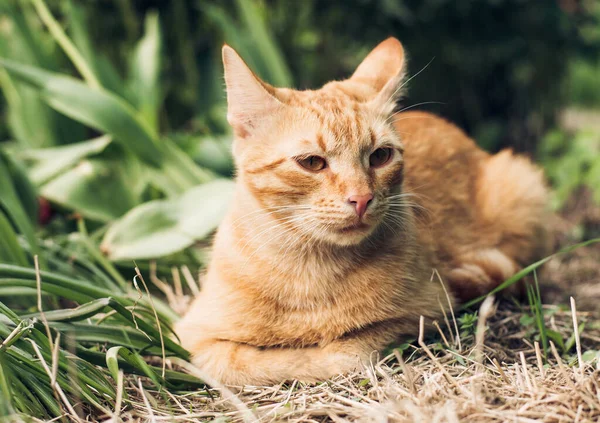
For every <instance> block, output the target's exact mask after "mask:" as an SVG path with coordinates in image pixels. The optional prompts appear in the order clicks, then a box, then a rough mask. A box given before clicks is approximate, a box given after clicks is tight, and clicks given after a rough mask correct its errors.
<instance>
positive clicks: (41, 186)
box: [0, 0, 600, 418]
mask: <svg viewBox="0 0 600 423" xmlns="http://www.w3.org/2000/svg"><path fill="white" fill-rule="evenodd" d="M389 36H395V37H397V38H399V39H400V40H401V41H402V42H403V43H404V46H405V49H406V50H407V52H408V55H409V58H410V61H409V69H410V73H411V74H412V75H416V74H417V73H418V75H417V76H416V77H415V78H414V79H412V80H411V82H410V84H409V87H408V95H407V97H406V98H405V99H404V100H403V102H402V106H403V107H408V108H419V109H424V110H429V111H432V112H434V113H438V114H440V115H442V116H445V117H447V118H448V119H450V120H452V121H454V122H455V123H457V124H458V125H459V126H460V127H462V128H464V129H465V130H466V131H467V132H468V133H469V134H470V135H471V136H473V137H474V138H476V140H477V141H478V143H479V144H480V145H481V146H482V147H483V148H485V149H487V150H489V151H492V152H493V151H497V150H499V149H501V148H505V147H510V148H513V149H515V150H518V151H523V152H526V153H528V154H530V155H533V156H535V157H536V158H537V160H538V161H539V162H540V163H542V165H543V166H544V168H545V171H546V174H547V176H548V178H549V180H550V182H551V183H552V185H553V188H554V207H555V208H556V209H560V208H561V207H563V206H564V205H565V204H567V203H568V202H569V201H570V199H571V198H572V197H573V196H574V195H579V194H578V193H581V192H582V191H581V190H582V189H584V190H585V192H586V193H587V194H586V195H587V197H589V198H591V199H592V201H595V203H596V205H597V204H598V203H599V202H600V2H598V1H595V0H547V1H545V2H533V1H527V0H480V1H460V2H458V1H454V0H346V1H344V2H341V1H329V0H297V1H293V0H222V1H217V0H176V1H161V0H86V1H76V0H3V1H1V2H0V89H1V93H2V95H0V340H3V342H2V345H0V417H2V416H4V415H10V414H11V413H14V412H15V411H16V412H19V413H23V414H29V415H33V416H36V417H38V418H42V417H46V418H53V417H56V416H60V415H61V414H62V413H63V411H64V410H63V409H62V408H61V407H63V405H61V404H60V403H59V402H58V400H56V398H55V397H54V393H56V385H55V386H52V383H51V377H50V376H51V375H49V374H47V372H46V370H47V368H45V367H44V365H43V360H46V361H48V362H50V361H52V362H53V365H56V366H58V367H57V368H58V369H60V370H59V372H58V376H57V379H55V380H56V382H57V384H58V386H59V387H61V389H63V390H64V391H65V392H66V394H67V395H68V396H69V397H72V398H77V399H78V401H77V402H79V399H81V401H82V404H84V405H85V407H87V408H88V409H94V410H96V411H101V412H106V408H105V407H109V408H111V407H112V406H114V401H115V399H116V396H117V391H118V390H116V388H115V382H116V381H118V380H119V377H120V376H119V374H120V373H119V372H120V371H123V370H124V371H126V372H127V373H128V374H131V373H133V374H138V375H144V376H146V377H147V378H148V380H150V381H151V382H152V383H153V384H154V385H156V386H166V387H168V388H169V389H180V388H181V389H192V388H194V387H196V386H197V384H198V383H199V381H198V380H197V379H196V378H193V377H191V376H189V375H187V374H183V373H181V372H177V371H171V370H165V368H164V367H163V368H162V369H161V368H158V367H153V366H150V365H148V364H147V362H151V363H156V362H157V360H158V359H159V358H161V357H162V358H163V361H162V362H163V363H164V358H165V357H166V356H171V357H178V358H180V359H183V360H187V359H188V353H187V352H186V351H184V350H183V349H182V348H181V347H179V345H178V344H176V343H175V342H173V341H172V340H170V338H166V339H164V337H163V332H164V333H169V331H170V330H171V329H170V328H171V326H172V322H173V321H174V320H176V319H177V312H178V311H181V309H182V305H181V304H180V303H179V300H178V299H179V298H181V297H182V296H184V294H189V293H194V292H196V291H197V290H198V287H197V286H196V284H195V282H194V277H193V275H192V271H191V270H190V268H191V269H197V268H200V267H201V266H202V265H203V264H204V258H205V256H204V252H203V249H199V248H190V247H195V246H204V245H206V244H207V238H208V237H209V235H210V234H211V233H212V231H213V230H214V228H215V227H216V226H217V224H218V222H219V219H220V218H221V216H222V215H223V213H224V210H225V208H226V207H227V205H228V201H229V198H230V196H231V191H232V182H231V176H232V174H233V168H232V160H231V156H230V150H229V147H230V143H231V133H230V131H229V128H228V126H227V123H226V120H225V109H226V107H225V97H224V85H223V79H222V64H221V58H220V50H221V46H222V44H223V43H224V42H227V43H229V44H230V45H232V46H233V47H235V48H236V49H237V50H238V51H239V53H240V54H241V55H242V57H243V58H244V59H245V60H246V61H247V62H248V63H249V65H250V66H251V67H252V68H253V69H254V70H255V71H256V72H257V73H258V74H259V75H260V76H261V77H262V78H264V79H265V80H266V81H268V82H270V83H272V84H274V85H277V86H293V87H297V88H315V87H318V86H319V85H321V84H323V83H325V82H326V81H329V80H331V79H341V78H345V77H347V76H349V75H350V74H351V73H352V72H353V70H354V68H355V67H356V66H357V65H358V63H359V62H360V61H361V60H362V58H363V57H364V56H365V55H366V54H367V53H368V52H369V50H370V49H372V48H373V47H374V46H375V45H376V44H377V43H379V42H380V41H382V40H383V39H385V38H387V37H389ZM576 204H579V203H577V202H576ZM577 207H579V206H577ZM586 207H587V206H586ZM595 207H596V208H595V210H598V208H597V206H595ZM594 222H595V223H594V224H593V225H587V226H585V225H584V226H582V227H581V228H582V229H581V230H580V231H579V233H578V235H577V237H576V239H589V238H590V237H592V236H599V235H600V218H598V219H597V220H596V221H594ZM35 257H37V260H38V263H39V268H40V269H41V271H42V273H41V279H43V282H44V283H43V284H38V283H37V277H38V276H40V274H39V273H38V272H36V271H34V270H33V269H34V266H35V264H36V263H35V259H34V258H35ZM133 260H137V264H138V265H139V267H140V268H141V272H143V273H144V274H146V275H148V274H149V275H150V282H151V286H150V288H147V286H146V283H145V282H144V281H143V279H142V278H141V273H137V274H136V273H134V272H133V270H132V267H133V266H132V261H133ZM155 260H158V261H155ZM188 266H189V267H188ZM165 274H171V275H172V279H173V280H174V281H175V284H174V288H172V287H171V286H170V285H169V284H166V283H164V282H162V280H160V279H159V278H158V276H157V275H165ZM182 275H183V277H182ZM132 282H133V283H132ZM76 306H78V308H74V307H76ZM42 308H44V309H45V310H48V312H47V313H46V316H43V315H42V314H41V309H42ZM40 319H42V320H44V324H43V325H42V323H41V320H40ZM140 328H141V329H140ZM140 330H141V331H143V332H140ZM60 336H62V337H63V338H62V339H63V342H59V339H60ZM56 337H58V338H56ZM65 339H68V340H69V343H68V345H66V344H65V341H64V340H65ZM53 340H54V341H56V343H55V344H54V341H53ZM36 348H37V349H36ZM75 358H77V359H78V361H77V363H78V364H77V368H76V369H75V370H73V369H72V368H70V367H69V366H70V365H72V363H73V362H74V361H73V360H74V359H75ZM149 358H150V360H148V359H149ZM69 363H71V364H69ZM68 371H70V372H76V380H75V379H73V376H72V375H71V374H70V373H68ZM73 374H75V373H73ZM74 380H75V382H74ZM111 380H112V382H110V381H111ZM69 413H71V414H74V413H75V411H73V412H71V411H69Z"/></svg>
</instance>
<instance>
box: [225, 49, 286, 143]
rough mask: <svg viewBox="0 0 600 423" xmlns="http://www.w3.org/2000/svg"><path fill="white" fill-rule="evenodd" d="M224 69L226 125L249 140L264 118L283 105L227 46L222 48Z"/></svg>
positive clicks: (272, 89) (269, 87) (271, 89)
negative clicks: (253, 130)
mask: <svg viewBox="0 0 600 423" xmlns="http://www.w3.org/2000/svg"><path fill="white" fill-rule="evenodd" d="M223 66H224V68H225V85H226V87H227V121H228V122H229V124H230V125H231V127H232V128H233V131H234V133H235V135H236V136H237V137H238V138H246V137H248V135H249V134H251V133H252V129H253V128H255V127H256V126H257V124H258V123H259V122H260V119H261V118H264V117H265V116H266V115H270V114H272V113H273V112H274V111H275V110H276V109H278V108H279V107H281V105H282V103H281V102H280V101H279V100H277V98H276V97H275V96H274V91H275V89H274V88H273V87H271V86H270V85H268V84H266V83H265V82H263V81H261V80H260V79H259V78H258V77H257V76H256V75H255V74H254V72H252V71H251V70H250V68H249V67H248V65H246V63H245V62H244V61H243V60H242V58H241V57H240V56H239V55H238V54H237V52H236V51H235V50H234V49H232V48H231V47H229V46H228V45H225V46H223Z"/></svg>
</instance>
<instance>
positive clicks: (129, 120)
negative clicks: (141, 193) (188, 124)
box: [0, 59, 162, 166]
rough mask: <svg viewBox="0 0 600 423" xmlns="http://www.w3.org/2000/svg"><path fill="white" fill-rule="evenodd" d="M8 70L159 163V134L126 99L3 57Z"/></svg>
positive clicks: (1, 62) (75, 115)
mask: <svg viewBox="0 0 600 423" xmlns="http://www.w3.org/2000/svg"><path fill="white" fill-rule="evenodd" d="M0 66H3V67H4V69H6V71H7V72H8V73H9V74H11V75H12V76H14V77H15V78H18V79H19V80H21V81H23V82H26V83H28V84H30V85H32V86H34V87H36V88H38V90H39V93H40V95H41V97H42V98H43V99H45V100H46V101H47V102H48V104H49V105H50V106H52V107H53V108H54V109H56V110H58V111H59V112H61V113H64V114H65V115H67V116H69V117H71V118H73V119H75V120H77V121H79V122H82V123H84V124H86V125H89V126H90V127H92V128H94V129H97V130H99V131H102V132H105V133H107V134H109V135H112V137H113V138H114V139H115V140H116V141H118V142H120V143H121V144H122V145H123V146H125V147H126V148H128V149H129V150H131V151H132V152H134V153H135V154H136V155H139V156H140V157H141V158H142V159H143V160H144V161H146V162H147V163H149V164H152V165H155V166H159V165H160V164H161V162H162V160H161V157H162V155H161V149H160V147H159V144H158V141H157V135H156V133H154V132H153V131H152V130H151V129H150V128H149V127H148V126H147V125H146V124H145V123H144V122H143V120H142V119H141V118H140V116H139V115H138V114H137V112H136V111H135V110H134V109H133V108H132V107H131V105H129V104H127V103H126V102H125V101H124V100H123V99H121V98H119V97H117V96H116V95H114V94H112V93H110V92H108V91H106V90H104V89H102V88H99V89H93V88H90V87H89V86H88V85H86V84H85V83H83V82H81V81H80V80H78V79H75V78H71V77H69V76H64V75H61V74H56V73H53V72H48V71H45V70H42V69H39V68H35V67H32V66H27V65H22V64H20V63H16V62H14V61H11V60H6V59H0Z"/></svg>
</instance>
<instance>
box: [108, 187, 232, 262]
mask: <svg viewBox="0 0 600 423" xmlns="http://www.w3.org/2000/svg"><path fill="white" fill-rule="evenodd" d="M233 186H234V184H233V182H232V181H229V180H225V179H218V180H215V181H212V182H209V183H206V184H203V185H200V186H198V187H195V188H192V189H190V190H189V191H187V192H186V193H185V194H183V195H182V196H181V197H179V198H176V199H168V200H157V201H151V202H149V203H146V204H143V205H141V206H138V207H136V208H135V209H133V210H131V211H130V212H129V213H127V214H126V215H125V216H123V218H122V219H120V220H119V221H117V222H116V223H115V224H114V225H112V226H111V227H110V228H109V230H108V231H107V233H106V235H105V237H104V240H103V241H102V246H101V248H102V249H103V251H105V252H106V254H107V255H108V257H109V258H110V259H111V260H131V259H148V258H156V257H162V256H166V255H169V254H173V253H175V252H177V251H180V250H182V249H184V248H186V247H189V246H190V245H192V244H193V243H194V242H196V241H199V240H201V239H203V238H204V237H206V236H207V235H208V234H210V233H211V232H212V231H213V230H214V229H215V228H216V226H217V225H218V224H219V222H220V221H221V219H222V218H223V216H224V214H225V211H226V210H227V207H228V206H229V202H230V200H231V198H232V194H233Z"/></svg>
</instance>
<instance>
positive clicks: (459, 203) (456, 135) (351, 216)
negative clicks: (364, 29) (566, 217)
mask: <svg viewBox="0 0 600 423" xmlns="http://www.w3.org/2000/svg"><path fill="white" fill-rule="evenodd" d="M223 62H224V64H225V81H226V85H227V99H228V114H227V117H228V120H229V123H230V124H231V126H232V128H233V130H234V132H235V136H236V140H235V143H234V156H235V162H236V167H237V188H236V193H235V198H234V201H233V204H232V206H231V209H230V210H229V212H228V213H227V215H226V216H225V218H224V220H223V222H222V223H221V225H220V227H219V229H218V231H217V234H216V238H215V240H214V250H213V255H212V259H211V262H210V265H209V267H208V273H207V275H206V278H205V281H204V283H203V286H202V291H201V293H200V295H199V296H198V297H197V298H196V299H195V301H194V303H193V304H192V305H191V307H190V309H189V311H188V313H187V315H186V316H185V317H184V318H183V319H182V320H181V321H180V322H179V323H178V324H177V327H176V332H177V334H178V336H179V338H180V339H181V342H182V344H183V346H184V347H185V348H187V349H188V350H189V351H190V352H191V353H192V354H193V362H194V364H196V365H197V366H199V367H200V368H202V369H203V370H204V371H205V372H207V373H208V374H210V375H211V376H213V377H214V378H216V379H217V380H220V381H222V382H223V383H227V384H270V383H279V382H281V381H283V380H285V379H301V380H304V381H316V380H322V379H325V378H329V377H331V376H333V375H336V374H339V373H342V372H347V371H350V370H353V369H355V368H357V367H359V366H361V362H365V361H368V360H369V359H370V357H371V354H372V353H373V352H374V351H378V350H381V349H383V348H384V347H386V346H387V345H388V344H390V343H391V342H394V341H395V340H397V339H398V338H399V337H402V336H403V335H408V334H411V335H412V336H414V335H415V333H417V332H418V321H419V317H420V316H424V317H425V318H426V319H427V320H429V321H431V319H437V318H439V317H440V316H441V315H442V310H441V309H440V306H439V303H440V302H442V303H446V304H447V301H446V298H445V294H444V292H443V288H442V286H441V283H440V281H439V280H438V278H432V274H433V270H434V269H436V270H437V271H438V272H439V274H440V275H441V278H442V280H443V281H444V282H445V283H447V285H448V286H449V287H450V288H451V291H452V292H453V293H454V295H455V297H456V300H457V301H463V300H466V299H469V298H473V297H475V296H478V295H480V294H483V293H486V292H488V291H489V290H490V289H492V288H494V287H495V286H497V285H498V284H499V283H500V282H502V281H503V280H505V279H506V278H507V277H509V276H511V275H512V274H513V273H514V272H515V271H517V270H518V269H520V268H521V267H522V266H523V265H526V264H529V263H530V262H531V261H532V260H534V259H535V258H536V257H537V256H538V255H540V254H541V251H542V250H543V249H544V247H545V242H544V239H545V238H544V233H545V231H544V215H545V206H546V188H545V185H544V181H543V175H542V172H541V171H540V170H539V169H538V168H536V167H535V166H534V165H533V164H532V163H531V162H530V161H529V160H528V159H526V158H524V157H521V156H516V155H514V154H512V153H511V152H510V151H503V152H501V153H499V154H496V155H490V154H488V153H486V152H484V151H482V150H480V149H479V148H478V147H477V145H476V144H475V143H474V142H473V141H472V140H471V139H470V138H468V137H467V136H466V135H465V134H464V133H463V132H462V131H461V130H460V129H458V128H457V127H456V126H454V125H452V124H451V123H448V122H446V121H445V120H443V119H441V118H438V117H436V116H433V115H431V114H428V113H424V112H404V113H394V109H395V107H396V104H397V100H398V98H399V96H400V92H401V89H402V83H403V80H404V75H405V58H404V52H403V48H402V45H401V44H400V42H399V41H398V40H396V39H395V38H389V39H388V40H386V41H384V42H382V43H381V44H380V45H379V46H377V47H376V48H375V49H374V50H373V51H372V52H371V53H370V54H369V55H368V56H367V58H366V59H365V60H364V61H363V62H362V63H361V64H360V66H359V67H358V69H357V70H356V71H355V72H354V74H353V75H352V77H351V78H350V79H348V80H345V81H335V82H330V83H328V84H327V85H325V86H324V87H322V88H321V89H319V90H315V91H296V90H292V89H284V88H274V87H272V86H270V85H268V84H266V83H264V82H262V81H261V80H260V79H259V78H258V77H256V75H254V74H253V73H252V71H251V70H250V69H249V68H248V67H247V66H246V64H245V63H244V62H243V60H242V59H241V58H240V57H239V56H238V55H237V53H236V52H235V51H234V50H233V49H231V48H230V47H228V46H225V47H224V48H223Z"/></svg>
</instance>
